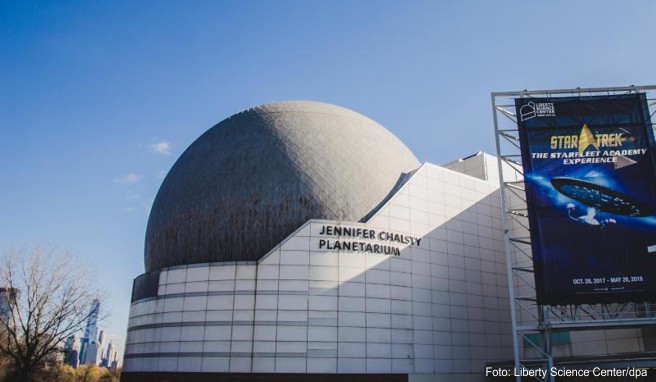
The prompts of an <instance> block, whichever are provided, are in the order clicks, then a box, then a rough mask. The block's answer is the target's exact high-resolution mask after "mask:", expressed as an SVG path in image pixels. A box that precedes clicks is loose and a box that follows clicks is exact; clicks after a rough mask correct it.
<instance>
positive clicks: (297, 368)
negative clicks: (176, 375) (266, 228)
mask: <svg viewBox="0 0 656 382" xmlns="http://www.w3.org/2000/svg"><path fill="white" fill-rule="evenodd" d="M493 165H494V166H496V163H493ZM332 226H341V227H349V228H353V229H357V228H361V229H364V230H367V231H374V233H375V234H374V235H372V236H374V237H375V238H373V239H371V238H368V237H364V235H359V237H353V236H344V235H342V237H341V238H338V237H336V236H334V235H326V234H321V232H322V230H324V229H325V227H332ZM381 233H391V234H399V235H404V237H412V238H419V239H420V240H419V242H418V243H415V244H414V245H412V244H400V243H398V242H390V241H386V240H381V239H380V238H381V236H380V234H381ZM388 236H389V234H384V235H383V236H382V237H383V238H387V237H388ZM322 240H323V242H322ZM326 241H330V242H332V243H334V242H335V241H346V242H357V243H368V244H371V245H372V246H373V245H376V244H377V245H389V246H393V247H395V248H399V249H400V254H399V255H398V256H397V255H383V254H375V253H371V252H366V251H361V250H359V247H361V246H362V245H361V244H358V245H357V246H358V250H356V251H353V250H351V251H349V250H336V249H328V248H327V247H329V246H330V245H326ZM504 256H505V255H504V243H503V231H502V223H501V210H500V198H499V195H498V179H496V178H493V179H491V181H486V180H481V179H477V178H474V177H471V176H468V175H464V174H462V173H457V172H455V171H452V170H448V169H445V168H443V167H438V166H435V165H431V164H424V165H422V166H421V167H420V168H419V169H418V170H416V171H415V172H414V174H412V176H411V178H410V179H409V180H408V181H407V182H406V183H405V184H404V185H403V186H402V187H401V188H400V189H399V190H398V191H397V192H396V193H395V195H394V196H392V197H391V198H390V199H389V200H388V201H387V202H386V204H385V205H384V206H383V207H382V208H380V209H379V210H378V212H377V213H376V214H375V215H374V216H373V217H372V218H371V219H369V221H368V222H367V223H366V224H365V223H354V222H343V221H342V222H338V221H322V220H311V221H308V222H307V223H306V224H304V225H303V226H302V227H300V228H299V229H298V230H297V231H296V232H294V233H293V234H292V235H290V236H289V237H288V238H287V239H285V240H284V241H283V242H282V243H280V244H279V245H278V246H276V247H275V248H273V249H272V250H271V251H270V252H269V253H268V254H267V255H266V256H265V257H264V258H262V259H261V260H260V261H258V262H257V263H254V262H249V263H246V262H238V263H210V264H194V265H189V266H178V267H171V268H167V269H164V270H163V271H162V272H161V274H160V278H159V290H158V293H157V296H156V297H154V298H146V299H142V300H138V301H135V302H134V303H133V304H132V306H131V309H130V319H129V324H128V337H127V344H126V350H125V360H124V372H128V373H129V372H147V371H153V372H154V371H157V372H221V373H367V374H371V373H385V374H389V373H398V374H409V375H411V376H412V375H415V376H417V377H420V376H419V375H420V374H423V375H426V377H428V376H430V375H434V374H439V375H443V376H445V377H446V376H448V375H452V374H471V376H472V378H476V379H478V378H481V376H482V375H483V371H484V365H485V363H486V362H490V361H501V360H510V359H512V339H511V326H510V313H509V302H508V286H507V275H506V265H505V257H504Z"/></svg>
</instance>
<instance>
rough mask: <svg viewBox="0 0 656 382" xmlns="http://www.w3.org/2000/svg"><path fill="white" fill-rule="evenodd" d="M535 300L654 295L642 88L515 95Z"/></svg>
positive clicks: (651, 148)
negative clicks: (550, 95)
mask: <svg viewBox="0 0 656 382" xmlns="http://www.w3.org/2000/svg"><path fill="white" fill-rule="evenodd" d="M515 106H516V109H517V120H518V127H519V137H520V145H521V149H522V162H523V166H524V180H525V185H526V197H527V204H528V212H529V224H530V229H531V244H532V252H533V262H534V268H535V281H536V289H537V298H538V304H540V305H564V304H583V303H585V304H592V303H609V302H627V301H654V300H656V293H655V292H656V216H655V214H656V160H655V157H654V155H655V143H654V133H653V129H652V125H651V121H650V115H649V110H648V106H647V99H646V96H645V94H627V95H619V96H591V97H562V98H518V99H516V100H515Z"/></svg>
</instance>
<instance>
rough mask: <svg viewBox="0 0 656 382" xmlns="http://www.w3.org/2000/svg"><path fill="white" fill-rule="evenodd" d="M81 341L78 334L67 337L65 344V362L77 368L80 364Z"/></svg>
mask: <svg viewBox="0 0 656 382" xmlns="http://www.w3.org/2000/svg"><path fill="white" fill-rule="evenodd" d="M79 356H80V341H79V339H78V337H77V336H76V335H72V336H70V337H68V338H67V339H66V344H65V345H64V363H65V364H67V365H70V366H72V367H74V368H77V367H78V366H79V365H80V358H79Z"/></svg>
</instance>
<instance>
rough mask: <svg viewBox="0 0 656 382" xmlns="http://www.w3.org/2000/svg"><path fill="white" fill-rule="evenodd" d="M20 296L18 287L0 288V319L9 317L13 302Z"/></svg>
mask: <svg viewBox="0 0 656 382" xmlns="http://www.w3.org/2000/svg"><path fill="white" fill-rule="evenodd" d="M16 298H18V289H16V288H0V319H5V320H6V319H7V318H8V317H9V314H10V312H11V303H12V301H14V300H15V299H16Z"/></svg>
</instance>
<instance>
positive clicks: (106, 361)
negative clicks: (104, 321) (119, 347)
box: [101, 341, 116, 368]
mask: <svg viewBox="0 0 656 382" xmlns="http://www.w3.org/2000/svg"><path fill="white" fill-rule="evenodd" d="M114 353H116V351H115V349H114V342H112V341H109V344H108V345H107V351H106V352H105V356H104V357H103V360H102V364H101V365H102V366H104V367H107V368H109V367H111V366H112V361H113V360H114V359H113V357H114V356H115V354H114Z"/></svg>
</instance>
